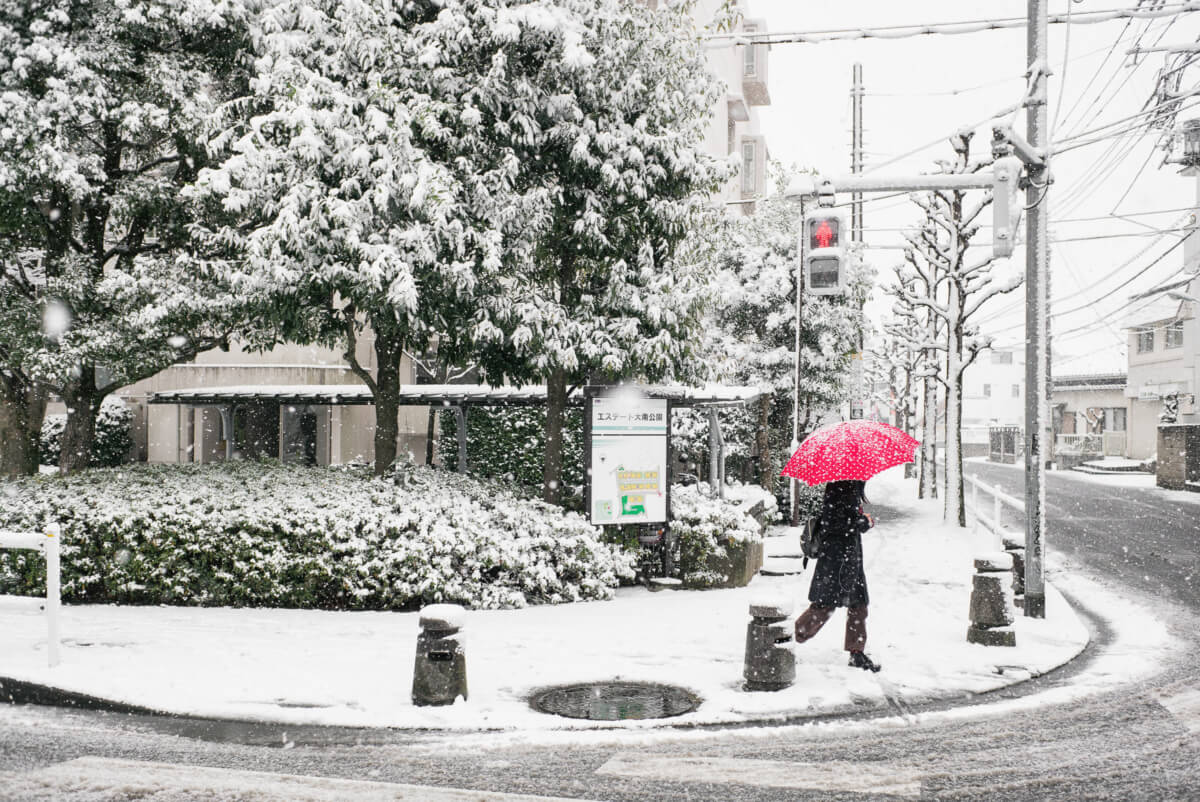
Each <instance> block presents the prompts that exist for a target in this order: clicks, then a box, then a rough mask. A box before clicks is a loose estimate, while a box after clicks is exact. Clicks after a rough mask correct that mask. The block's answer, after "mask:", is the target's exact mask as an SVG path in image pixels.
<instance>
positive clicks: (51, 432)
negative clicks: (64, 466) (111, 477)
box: [38, 395, 133, 468]
mask: <svg viewBox="0 0 1200 802" xmlns="http://www.w3.org/2000/svg"><path fill="white" fill-rule="evenodd" d="M66 427H67V416H66V415H47V416H46V418H45V420H43V421H42V436H41V440H40V442H39V444H38V452H39V457H40V461H41V463H42V464H43V465H57V464H58V456H59V454H60V453H61V452H62V434H63V429H65V428H66ZM132 448H133V410H131V409H130V408H129V407H128V406H126V405H125V402H124V401H122V400H121V399H120V398H118V397H117V396H115V395H110V396H108V397H107V398H105V399H104V401H103V402H102V403H101V404H100V412H99V414H97V415H96V439H95V440H93V441H92V457H91V465H92V466H94V467H107V468H111V467H115V466H117V465H120V464H121V463H123V462H125V461H126V460H127V459H128V458H129V451H130V449H132Z"/></svg>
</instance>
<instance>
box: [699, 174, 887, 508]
mask: <svg viewBox="0 0 1200 802" xmlns="http://www.w3.org/2000/svg"><path fill="white" fill-rule="evenodd" d="M771 169H772V174H773V178H774V183H775V186H786V185H787V184H788V183H789V179H790V176H789V175H788V174H786V173H785V171H784V170H783V169H782V168H781V167H780V166H779V165H777V164H776V165H772V168H771ZM798 214H799V209H798V207H797V206H796V204H795V203H793V202H790V201H787V200H784V199H783V198H778V197H776V198H769V199H767V200H764V201H762V202H760V203H758V204H757V209H756V211H755V214H753V215H751V216H748V217H736V218H728V217H727V218H725V219H724V220H723V221H721V223H720V225H719V227H717V228H716V229H714V230H713V231H712V232H711V233H710V234H709V235H708V236H709V237H710V239H711V241H712V244H711V246H710V247H711V249H712V251H713V252H714V254H715V258H716V263H717V275H716V277H715V280H714V283H713V304H712V306H711V310H710V314H709V317H708V318H707V323H706V325H705V332H706V336H705V351H706V361H707V362H708V363H709V364H710V365H711V367H712V375H711V378H713V379H716V380H719V381H725V382H729V383H733V384H744V385H751V386H757V387H759V388H761V389H763V390H764V391H766V392H769V393H770V401H769V407H768V408H767V409H766V414H765V415H764V414H763V411H764V410H762V409H759V410H752V411H748V412H747V413H743V414H742V415H741V416H737V417H739V418H741V420H740V423H739V424H738V428H739V429H740V430H741V431H742V434H743V436H742V438H741V439H742V440H748V439H750V438H749V435H750V434H751V433H753V434H754V436H755V437H756V438H757V439H758V440H759V447H758V449H759V458H760V461H761V462H760V471H759V480H760V482H762V483H763V486H764V487H766V488H768V489H772V490H775V491H777V492H778V493H780V494H782V489H781V486H780V485H779V483H778V475H779V471H780V469H781V468H782V467H783V464H784V463H785V462H786V461H787V458H788V457H789V456H790V450H789V445H790V443H791V439H792V417H793V402H794V399H795V396H796V394H795V387H796V270H797V265H798V263H799V250H798V249H799V237H798V231H799V228H800V226H799V220H798ZM848 253H849V256H850V258H849V259H848V262H849V265H848V267H849V271H850V281H849V282H848V283H849V291H848V293H847V294H846V295H845V296H816V295H805V296H804V298H803V304H802V311H801V319H802V327H801V336H800V341H801V365H802V369H801V372H800V404H799V409H800V421H799V428H800V437H801V439H803V437H804V436H805V435H806V434H807V433H808V432H810V431H811V430H812V429H813V428H815V427H816V426H817V425H819V423H820V417H821V415H822V414H823V413H824V412H826V411H828V410H829V409H831V408H832V409H836V408H837V407H838V406H839V405H840V404H842V403H843V402H844V401H846V400H848V399H849V396H850V379H851V366H852V359H851V355H852V354H853V353H854V352H855V351H856V350H858V337H859V332H860V331H862V329H863V325H864V321H863V315H862V303H863V300H864V298H865V297H866V293H867V291H868V287H869V283H870V280H871V274H870V271H869V269H868V268H867V267H866V265H864V264H863V262H862V260H861V258H860V254H859V251H857V250H851V251H849V252H848ZM764 435H765V437H764Z"/></svg>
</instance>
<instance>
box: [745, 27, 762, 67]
mask: <svg viewBox="0 0 1200 802" xmlns="http://www.w3.org/2000/svg"><path fill="white" fill-rule="evenodd" d="M743 30H744V31H745V32H746V33H754V32H755V31H757V30H758V28H756V27H755V26H753V25H747V26H746V27H745V28H744V29H743ZM757 76H758V45H742V77H743V78H754V77H757Z"/></svg>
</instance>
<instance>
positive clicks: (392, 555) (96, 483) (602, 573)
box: [0, 462, 632, 610]
mask: <svg viewBox="0 0 1200 802" xmlns="http://www.w3.org/2000/svg"><path fill="white" fill-rule="evenodd" d="M0 494H5V497H4V498H3V499H2V503H0V528H6V529H7V528H12V529H36V528H38V527H40V526H42V525H43V524H45V523H46V522H48V521H51V520H59V521H61V522H62V524H63V527H64V536H63V552H62V553H63V595H64V598H65V599H66V600H68V601H72V602H117V603H144V604H194V605H234V606H243V605H244V606H281V607H304V608H321V609H339V610H343V609H371V610H381V609H388V610H396V609H411V608H414V607H417V606H420V605H423V604H427V603H432V602H454V603H459V604H464V605H467V606H469V607H474V608H503V607H521V606H524V605H526V604H536V603H557V602H568V601H577V600H582V599H606V598H609V597H610V596H611V595H612V589H613V587H615V586H616V585H617V583H618V579H619V578H620V577H622V576H630V575H631V574H632V559H631V557H630V556H629V555H626V554H625V553H624V552H622V551H621V550H620V548H619V547H616V546H612V545H609V544H607V543H604V542H603V541H602V540H601V539H600V533H599V531H598V530H597V529H596V528H595V527H592V526H590V525H589V524H587V523H586V521H584V519H582V518H581V517H579V516H578V515H575V514H572V513H564V512H563V511H562V510H561V509H559V508H557V507H553V506H550V505H547V504H543V503H541V502H538V501H531V500H526V499H521V498H518V497H517V496H516V495H514V494H513V493H510V492H507V491H504V490H502V489H500V488H498V487H497V486H495V485H494V484H488V483H484V482H480V481H477V480H475V479H471V478H469V477H463V476H458V475H455V474H450V473H446V472H440V471H432V470H429V469H426V468H413V469H411V470H408V471H405V472H403V473H402V474H398V475H396V476H395V477H393V478H391V479H375V480H372V479H369V478H367V475H366V473H365V471H364V470H363V469H361V468H359V469H340V470H325V469H313V468H305V467H299V466H289V465H281V464H278V463H271V462H264V463H257V462H237V463H224V464H220V465H204V466H201V465H172V466H148V465H131V466H128V467H127V468H125V469H123V470H115V469H101V470H94V471H87V472H84V473H81V474H74V475H70V476H43V477H31V478H29V479H26V480H20V481H15V482H8V483H4V484H3V485H2V486H0ZM24 554H26V553H25V552H5V553H3V555H0V593H26V594H30V593H37V592H39V588H40V587H41V585H40V583H41V575H42V573H43V571H44V568H42V563H41V560H40V558H35V557H33V556H22V555H24Z"/></svg>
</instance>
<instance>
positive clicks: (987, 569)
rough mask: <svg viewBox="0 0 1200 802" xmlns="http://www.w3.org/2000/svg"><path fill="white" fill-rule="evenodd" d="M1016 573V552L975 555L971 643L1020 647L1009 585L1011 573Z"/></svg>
mask: <svg viewBox="0 0 1200 802" xmlns="http://www.w3.org/2000/svg"><path fill="white" fill-rule="evenodd" d="M1011 572H1012V555H1011V554H1009V553H1007V552H1003V551H1001V552H996V553H994V554H983V555H979V556H977V557H976V558H975V576H974V577H972V587H971V610H970V619H971V626H970V627H968V628H967V642H968V643H979V644H982V645H984V646H1016V645H1017V633H1016V632H1014V631H1013V629H1012V623H1013V614H1012V609H1011V608H1010V607H1009V604H1008V597H1009V594H1010V593H1011V592H1012V588H1011V585H1010V586H1009V587H1006V584H1009V583H1006V582H1005V580H1006V579H1008V577H1007V576H1006V575H1007V574H1011Z"/></svg>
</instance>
